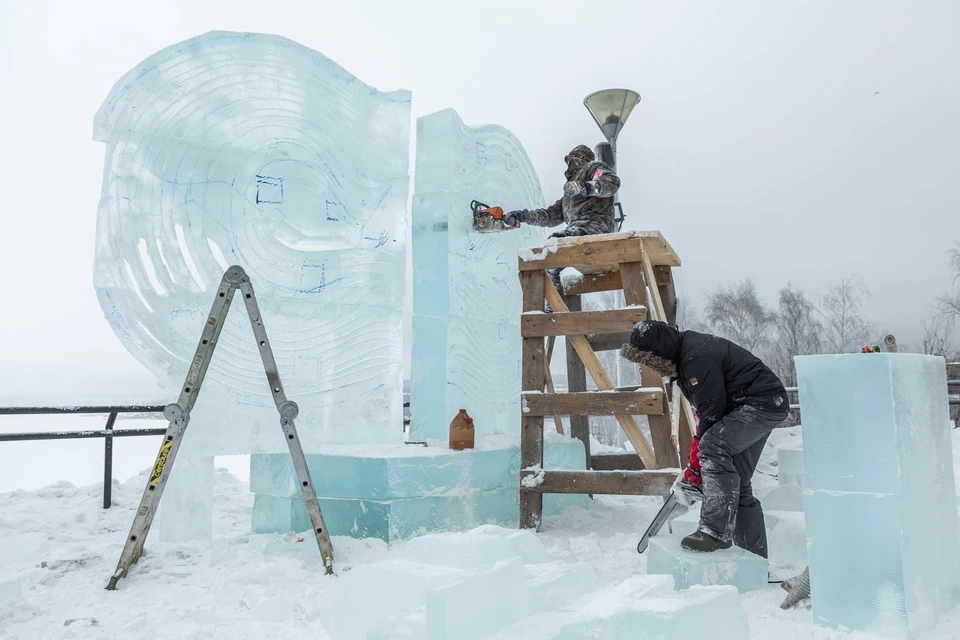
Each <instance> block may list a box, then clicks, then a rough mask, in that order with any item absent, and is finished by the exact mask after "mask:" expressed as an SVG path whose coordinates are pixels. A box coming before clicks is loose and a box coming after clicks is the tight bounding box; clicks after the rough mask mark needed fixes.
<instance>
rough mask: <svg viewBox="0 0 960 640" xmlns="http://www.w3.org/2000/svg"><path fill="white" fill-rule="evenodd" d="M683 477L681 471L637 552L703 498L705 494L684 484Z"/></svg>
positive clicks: (645, 533) (645, 547)
mask: <svg viewBox="0 0 960 640" xmlns="http://www.w3.org/2000/svg"><path fill="white" fill-rule="evenodd" d="M682 479H683V474H682V473H681V474H680V475H679V476H677V479H676V480H675V481H674V482H673V487H671V488H670V495H669V496H667V500H666V502H664V503H663V506H662V507H660V511H658V512H657V515H656V516H654V518H653V522H651V523H650V526H649V527H647V530H646V531H645V532H644V534H643V537H642V538H640V542H639V543H638V544H637V553H643V552H644V551H646V550H647V545H649V544H650V538H651V537H653V536H655V535H657V534H658V533H660V529H662V528H663V525H665V524H667V523H668V522H669V521H670V520H673V519H674V518H676V517H677V516H682V515H683V514H684V513H686V512H687V511H688V510H689V509H690V507H692V506H693V505H694V503H696V502H697V501H699V500H702V499H703V494H702V493H701V492H700V491H699V490H698V489H697V488H696V487H693V486H691V485H688V484H684V483H683V482H681V480H682Z"/></svg>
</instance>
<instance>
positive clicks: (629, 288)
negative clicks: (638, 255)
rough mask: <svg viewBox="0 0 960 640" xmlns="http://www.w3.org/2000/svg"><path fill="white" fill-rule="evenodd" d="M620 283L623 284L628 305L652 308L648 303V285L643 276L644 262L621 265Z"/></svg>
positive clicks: (624, 297)
mask: <svg viewBox="0 0 960 640" xmlns="http://www.w3.org/2000/svg"><path fill="white" fill-rule="evenodd" d="M620 281H621V283H622V284H623V299H624V301H625V302H626V303H627V304H634V305H639V306H642V307H649V306H650V305H649V303H648V302H647V283H646V279H645V278H644V275H643V261H642V260H641V261H639V262H625V263H623V264H621V265H620Z"/></svg>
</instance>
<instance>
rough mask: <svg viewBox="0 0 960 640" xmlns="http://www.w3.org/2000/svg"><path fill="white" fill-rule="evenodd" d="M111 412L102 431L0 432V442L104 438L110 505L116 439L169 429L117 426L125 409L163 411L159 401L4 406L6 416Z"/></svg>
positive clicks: (1, 410)
mask: <svg viewBox="0 0 960 640" xmlns="http://www.w3.org/2000/svg"><path fill="white" fill-rule="evenodd" d="M104 413H105V414H107V423H106V424H105V425H104V426H103V429H102V430H100V431H89V430H87V431H40V432H35V433H30V432H24V433H0V442H17V441H20V442H22V441H30V440H74V439H83V438H103V508H104V509H109V508H110V504H111V503H112V500H113V495H112V489H113V439H114V438H122V437H131V436H162V435H163V434H164V433H166V431H167V430H166V429H159V428H157V429H114V428H113V426H114V424H116V422H117V416H118V415H120V414H121V413H138V414H144V413H148V414H152V413H161V414H162V413H163V407H162V406H157V405H127V406H90V407H0V415H3V416H11V415H13V416H16V415H20V416H27V415H34V416H35V415H63V414H104Z"/></svg>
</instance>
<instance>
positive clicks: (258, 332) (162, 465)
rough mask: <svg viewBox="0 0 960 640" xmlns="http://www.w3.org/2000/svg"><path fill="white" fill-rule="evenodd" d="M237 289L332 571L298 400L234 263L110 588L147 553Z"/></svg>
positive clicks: (170, 408) (170, 412) (171, 414)
mask: <svg viewBox="0 0 960 640" xmlns="http://www.w3.org/2000/svg"><path fill="white" fill-rule="evenodd" d="M238 289H239V291H240V293H241V294H243V302H244V304H245V305H246V308H247V315H248V316H249V318H250V324H251V326H252V327H253V335H254V337H255V338H256V341H257V346H258V347H259V351H260V359H261V360H262V361H263V368H264V372H265V373H266V376H267V382H268V384H269V385H270V391H271V394H272V395H273V401H274V403H275V404H276V406H277V411H278V412H279V413H280V427H281V429H282V430H283V435H284V437H285V439H286V441H287V447H288V448H289V450H290V457H291V458H292V459H293V468H294V471H295V472H296V474H297V480H298V481H299V482H300V489H301V491H302V492H303V500H304V502H305V503H306V507H307V514H309V516H310V523H311V524H312V526H313V531H314V535H315V537H316V540H317V545H318V546H319V547H320V556H321V558H322V560H323V566H324V568H325V570H326V572H327V573H333V545H332V544H331V543H330V536H329V534H328V533H327V525H326V523H325V522H324V520H323V514H322V513H321V512H320V502H319V501H318V500H317V492H316V490H315V489H314V486H313V481H312V480H311V478H310V470H309V469H308V468H307V461H306V458H305V457H304V455H303V448H302V447H301V446H300V438H299V436H298V435H297V428H296V426H295V425H294V420H295V419H296V417H297V415H298V414H299V411H300V409H299V408H298V407H297V403H295V402H293V401H291V400H287V396H286V393H284V390H283V384H282V383H281V382H280V374H279V373H278V371H277V362H276V360H275V359H274V357H273V350H272V349H271V348H270V342H269V341H268V340H267V331H266V329H265V328H264V326H263V320H262V318H261V316H260V308H259V306H258V305H257V298H256V296H255V295H254V293H253V285H252V284H251V283H250V278H249V277H248V276H247V274H246V273H245V272H244V270H243V269H242V268H241V267H238V266H232V267H230V268H229V269H227V271H226V273H224V274H223V279H222V280H221V281H220V287H219V288H218V289H217V295H216V298H214V300H213V307H212V308H211V309H210V315H209V316H207V323H206V325H205V326H204V328H203V333H202V334H201V335H200V344H199V345H198V346H197V351H196V353H195V354H194V356H193V361H192V362H191V363H190V369H189V371H187V379H186V381H185V382H184V384H183V387H182V388H181V389H180V397H179V398H177V401H176V402H174V403H172V404H168V405H167V406H166V408H165V409H164V410H163V415H164V417H165V418H166V419H167V420H168V421H169V423H170V424H169V426H168V427H167V432H166V433H165V434H164V436H163V444H161V445H160V452H159V453H158V454H157V460H156V462H155V463H154V465H153V471H152V472H151V473H150V478H149V479H148V480H147V486H146V488H145V489H144V491H143V498H141V500H140V506H139V508H138V509H137V513H136V515H135V516H134V519H133V525H132V526H131V527H130V533H129V534H128V535H127V541H126V543H125V544H124V546H123V552H122V553H121V554H120V562H119V563H118V564H117V570H116V572H114V574H113V576H111V578H110V582H109V583H108V584H107V589H109V590H111V591H112V590H114V589H116V588H117V582H118V581H119V580H120V578H123V577H125V576H126V575H127V572H128V571H129V570H130V567H131V566H133V565H134V564H136V562H137V561H138V560H139V559H140V555H141V554H142V553H143V545H144V542H146V539H147V534H148V533H149V531H150V525H151V524H152V522H153V517H154V515H155V514H156V511H157V506H158V505H159V504H160V498H161V496H162V495H163V489H164V487H165V486H166V484H167V479H168V478H169V477H170V470H171V469H172V468H173V461H174V459H175V458H176V456H177V451H178V450H179V449H180V442H181V441H182V440H183V435H184V433H185V432H186V430H187V424H188V423H189V422H190V412H191V410H192V409H193V407H194V404H196V401H197V395H198V394H199V393H200V385H201V384H203V379H204V376H206V373H207V367H209V365H210V360H211V359H212V358H213V351H214V348H215V347H216V346H217V340H218V339H219V338H220V331H221V330H222V329H223V324H224V322H225V321H226V318H227V312H228V311H229V309H230V302H231V301H232V300H233V296H234V293H236V291H237V290H238Z"/></svg>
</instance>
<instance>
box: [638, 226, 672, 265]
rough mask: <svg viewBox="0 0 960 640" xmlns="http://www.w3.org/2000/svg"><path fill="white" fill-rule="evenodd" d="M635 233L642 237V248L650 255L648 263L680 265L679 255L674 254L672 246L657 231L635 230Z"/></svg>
mask: <svg viewBox="0 0 960 640" xmlns="http://www.w3.org/2000/svg"><path fill="white" fill-rule="evenodd" d="M636 233H637V234H639V235H641V236H642V237H643V249H644V252H645V253H646V254H647V255H648V256H650V264H652V265H654V266H661V265H663V266H667V267H679V266H680V256H678V255H677V254H676V252H675V251H674V250H673V247H671V246H670V243H669V242H667V241H666V240H665V239H664V237H663V236H662V235H661V234H660V232H659V231H637V232H636Z"/></svg>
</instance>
